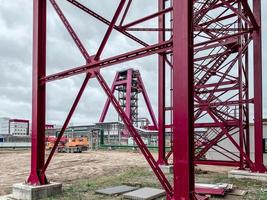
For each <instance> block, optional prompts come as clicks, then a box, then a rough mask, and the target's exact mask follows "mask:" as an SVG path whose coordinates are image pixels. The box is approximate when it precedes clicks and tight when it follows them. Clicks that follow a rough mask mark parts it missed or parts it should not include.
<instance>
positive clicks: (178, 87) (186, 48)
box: [173, 0, 195, 200]
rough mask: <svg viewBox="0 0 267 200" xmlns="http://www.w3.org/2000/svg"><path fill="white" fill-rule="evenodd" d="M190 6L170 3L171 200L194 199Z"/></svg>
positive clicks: (182, 1)
mask: <svg viewBox="0 0 267 200" xmlns="http://www.w3.org/2000/svg"><path fill="white" fill-rule="evenodd" d="M192 2H193V1H188V0H179V1H174V2H173V15H174V23H173V62H174V65H173V77H174V79H173V122H174V125H173V126H174V128H173V162H174V167H173V170H174V197H173V200H189V199H194V185H195V184H194V164H193V155H194V150H193V146H194V145H193V144H194V129H193V114H194V107H193V98H194V92H193V76H194V75H193V28H192V23H193V19H192V17H193V3H192Z"/></svg>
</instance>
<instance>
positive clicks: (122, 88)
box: [99, 69, 158, 129]
mask: <svg viewBox="0 0 267 200" xmlns="http://www.w3.org/2000/svg"><path fill="white" fill-rule="evenodd" d="M111 91H112V93H113V94H114V93H115V91H117V93H118V100H119V103H120V106H121V107H122V108H123V110H124V111H125V113H126V115H127V116H128V117H129V119H130V120H131V122H132V123H133V125H134V126H135V127H138V123H139V122H140V119H139V118H138V95H139V94H140V93H141V94H142V95H143V98H144V100H145V104H146V107H147V109H148V112H149V115H150V117H151V120H152V123H153V127H155V129H157V126H158V125H157V120H156V117H155V114H154V111H153V109H152V106H151V103H150V100H149V97H148V94H147V91H146V88H145V85H144V83H143V80H142V77H141V74H140V72H139V71H138V70H133V69H127V70H124V71H119V72H117V73H116V75H115V78H114V80H113V83H112V86H111ZM110 103H111V102H110V100H109V99H107V101H106V103H105V106H104V109H103V111H102V113H101V116H100V119H99V122H104V120H105V118H106V115H107V112H108V109H109V106H110ZM119 120H121V119H120V117H119Z"/></svg>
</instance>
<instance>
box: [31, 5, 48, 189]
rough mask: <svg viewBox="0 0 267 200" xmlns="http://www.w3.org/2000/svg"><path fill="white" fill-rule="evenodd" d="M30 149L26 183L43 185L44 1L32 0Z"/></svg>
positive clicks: (44, 179) (44, 181)
mask: <svg viewBox="0 0 267 200" xmlns="http://www.w3.org/2000/svg"><path fill="white" fill-rule="evenodd" d="M33 9H34V11H33V74H32V148H31V172H30V176H29V178H28V183H29V184H32V185H39V184H45V183H46V178H45V175H40V171H41V169H42V168H43V166H44V160H45V103H46V102H45V95H46V94H45V84H42V85H41V84H40V81H39V79H40V78H41V77H45V75H46V0H33Z"/></svg>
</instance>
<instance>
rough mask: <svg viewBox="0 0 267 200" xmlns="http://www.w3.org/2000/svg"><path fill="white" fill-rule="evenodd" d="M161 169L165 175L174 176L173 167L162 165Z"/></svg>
mask: <svg viewBox="0 0 267 200" xmlns="http://www.w3.org/2000/svg"><path fill="white" fill-rule="evenodd" d="M159 167H160V169H161V170H162V172H163V173H164V174H173V165H160V166H159Z"/></svg>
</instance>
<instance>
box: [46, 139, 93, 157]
mask: <svg viewBox="0 0 267 200" xmlns="http://www.w3.org/2000/svg"><path fill="white" fill-rule="evenodd" d="M56 139H57V138H56V137H53V136H49V137H47V141H46V149H47V150H49V149H52V148H53V146H54V144H55V141H56ZM88 148H89V142H88V138H87V137H74V138H67V137H64V136H63V137H62V138H61V140H60V142H59V145H58V147H57V151H58V152H59V153H81V152H83V151H87V150H88Z"/></svg>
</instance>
